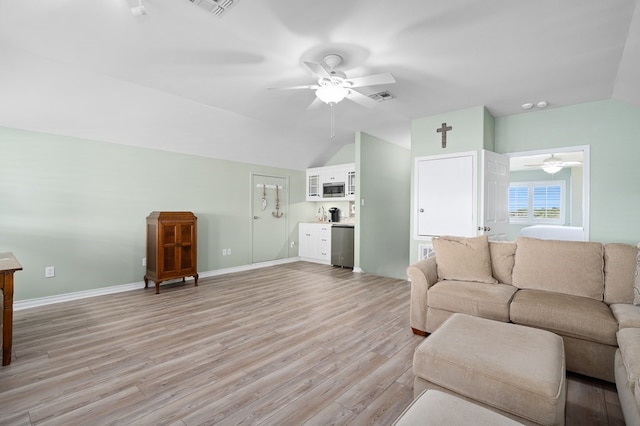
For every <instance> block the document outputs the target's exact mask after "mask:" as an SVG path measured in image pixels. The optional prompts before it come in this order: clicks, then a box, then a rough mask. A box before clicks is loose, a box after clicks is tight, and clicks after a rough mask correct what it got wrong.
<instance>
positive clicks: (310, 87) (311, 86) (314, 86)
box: [267, 84, 320, 90]
mask: <svg viewBox="0 0 640 426" xmlns="http://www.w3.org/2000/svg"><path fill="white" fill-rule="evenodd" d="M318 87H320V86H318V85H317V84H304V85H302V86H289V87H267V90H295V89H314V90H315V89H317V88H318Z"/></svg>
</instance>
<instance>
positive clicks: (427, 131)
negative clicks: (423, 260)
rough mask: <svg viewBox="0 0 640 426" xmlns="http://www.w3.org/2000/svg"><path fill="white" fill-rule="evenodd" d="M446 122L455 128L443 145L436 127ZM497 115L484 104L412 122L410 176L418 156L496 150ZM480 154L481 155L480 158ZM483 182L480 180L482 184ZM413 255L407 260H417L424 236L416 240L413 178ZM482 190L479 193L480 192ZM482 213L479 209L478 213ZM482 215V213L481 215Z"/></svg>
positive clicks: (412, 184) (411, 243)
mask: <svg viewBox="0 0 640 426" xmlns="http://www.w3.org/2000/svg"><path fill="white" fill-rule="evenodd" d="M442 123H447V126H451V127H452V129H451V130H450V131H448V132H447V146H446V148H442V135H441V133H438V132H437V131H436V129H438V128H440V127H441V126H442ZM494 132H495V127H494V118H493V116H492V115H491V114H490V113H489V112H488V111H487V109H486V108H485V107H483V106H479V107H475V108H469V109H465V110H461V111H452V112H447V113H444V114H438V115H434V116H430V117H424V118H420V119H416V120H413V121H412V122H411V158H410V164H408V165H407V167H408V168H409V167H410V168H411V176H412V177H413V176H415V162H416V161H415V160H416V158H418V157H425V156H431V155H443V154H455V153H458V152H468V151H476V152H478V151H480V150H482V149H486V150H489V151H493V150H494V144H493V142H494V141H493V138H494ZM480 159H481V157H480V156H478V161H480ZM480 184H481V182H478V185H480ZM410 186H411V191H410V194H411V197H410V206H411V207H410V212H411V214H410V216H411V225H410V229H409V235H410V255H409V257H408V263H413V262H415V261H417V260H418V255H419V253H418V247H419V245H420V244H421V243H424V242H425V241H428V239H427V240H425V239H416V238H415V235H416V232H415V220H416V218H415V213H416V212H415V210H416V208H415V200H414V198H415V197H414V194H415V181H414V179H410ZM478 193H480V192H478ZM478 214H480V212H478ZM478 217H480V216H478Z"/></svg>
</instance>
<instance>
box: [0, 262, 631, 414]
mask: <svg viewBox="0 0 640 426" xmlns="http://www.w3.org/2000/svg"><path fill="white" fill-rule="evenodd" d="M18 285H19V283H18ZM409 291H410V287H409V284H408V283H407V282H405V281H401V280H393V279H388V278H380V277H375V276H370V275H366V274H353V273H352V272H351V271H350V270H345V269H338V268H332V267H329V266H323V265H315V264H310V263H305V262H297V263H291V264H286V265H281V266H275V267H270V268H265V269H259V270H254V271H250V272H241V273H235V274H230V275H225V276H220V277H215V278H207V279H202V280H201V281H200V286H199V287H194V286H193V284H192V283H190V282H187V283H186V284H182V283H176V284H168V285H164V286H162V288H161V294H159V295H156V294H154V290H153V289H152V288H149V289H146V290H136V291H129V292H125V293H119V294H114V295H108V296H100V297H95V298H91V299H85V300H80V301H73V302H66V303H59V304H55V305H49V306H45V307H40V308H34V309H28V310H23V311H18V312H16V313H15V316H14V345H13V348H14V357H13V362H12V364H11V365H10V366H7V367H1V368H0V424H3V425H5V424H6V425H8V424H10V425H23V424H24V425H29V424H64V425H87V424H92V425H96V424H136V425H140V424H142V425H155V424H169V425H195V424H213V423H220V424H233V425H235V424H261V425H287V424H290V425H299V424H312V425H313V424H318V425H328V424H353V425H359V424H380V425H385V424H389V423H391V422H392V421H393V419H395V418H396V416H398V414H399V413H401V412H402V410H403V409H404V408H405V407H406V406H407V405H408V404H409V403H410V402H411V400H412V396H413V391H412V382H413V374H412V371H411V360H412V356H413V351H414V349H415V347H416V346H417V345H418V344H419V343H420V342H422V341H423V338H422V337H418V336H414V335H413V334H411V332H410V329H409V324H408V311H409V307H408V306H409V304H408V301H409ZM621 419H622V414H621V412H620V407H619V402H618V398H617V394H616V392H615V386H613V385H612V384H609V383H604V382H600V381H597V380H591V379H587V378H584V377H581V376H570V380H569V388H568V405H567V424H568V425H589V424H593V425H596V424H600V425H606V424H611V425H613V424H623V422H622V420H621Z"/></svg>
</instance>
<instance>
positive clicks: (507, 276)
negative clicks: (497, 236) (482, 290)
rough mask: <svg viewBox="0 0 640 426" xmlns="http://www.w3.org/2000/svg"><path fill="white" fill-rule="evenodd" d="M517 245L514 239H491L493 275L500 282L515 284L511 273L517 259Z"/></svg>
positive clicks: (490, 249)
mask: <svg viewBox="0 0 640 426" xmlns="http://www.w3.org/2000/svg"><path fill="white" fill-rule="evenodd" d="M516 247H518V246H517V245H516V243H515V242H513V241H489V252H490V253H491V271H492V275H493V277H494V278H495V279H497V280H498V282H500V283H503V284H513V281H512V278H511V274H512V273H513V264H514V263H515V260H516Z"/></svg>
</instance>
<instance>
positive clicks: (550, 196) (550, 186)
mask: <svg viewBox="0 0 640 426" xmlns="http://www.w3.org/2000/svg"><path fill="white" fill-rule="evenodd" d="M564 206H566V203H565V182H564V181H546V182H512V183H511V185H510V186H509V221H510V222H511V223H522V224H535V223H549V224H557V225H562V224H563V223H564V215H565V211H564V210H565V207H564Z"/></svg>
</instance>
